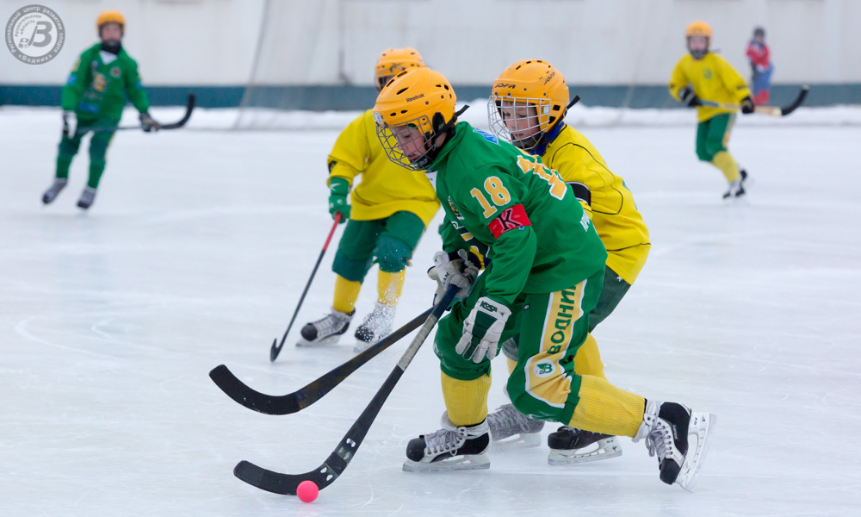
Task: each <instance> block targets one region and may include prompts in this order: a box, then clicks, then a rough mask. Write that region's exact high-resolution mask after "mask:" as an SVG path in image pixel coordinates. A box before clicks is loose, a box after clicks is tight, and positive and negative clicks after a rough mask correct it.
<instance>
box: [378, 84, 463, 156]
mask: <svg viewBox="0 0 861 517" xmlns="http://www.w3.org/2000/svg"><path fill="white" fill-rule="evenodd" d="M456 101H457V96H456V95H455V93H454V89H453V88H452V87H451V84H450V83H449V82H448V79H446V78H445V77H444V76H443V75H442V74H441V73H439V72H437V71H435V70H431V69H430V68H427V67H422V68H412V69H409V70H404V71H403V72H401V73H399V74H398V75H396V76H395V77H394V78H393V79H392V80H391V81H389V83H388V84H386V85H385V86H384V87H383V89H382V91H380V95H379V96H378V97H377V103H376V104H375V105H374V109H373V112H374V121H376V123H377V137H378V138H379V139H380V142H381V143H382V144H383V149H385V150H386V155H387V156H388V157H389V159H390V160H391V161H393V162H395V163H397V164H398V165H401V166H403V167H406V168H407V169H410V170H414V171H418V170H424V169H427V168H428V167H429V166H430V165H431V164H432V163H433V160H434V159H435V158H436V155H437V153H438V152H439V148H437V146H436V137H438V136H440V135H442V134H444V133H446V132H448V131H449V130H451V129H452V128H453V127H454V124H455V123H456V122H457V115H456V114H455V102H456ZM404 127H410V128H415V129H418V130H419V132H420V133H421V136H422V139H423V141H422V142H420V143H419V144H417V148H420V155H417V154H415V153H411V154H412V155H413V156H412V157H408V156H407V154H406V153H404V151H403V150H402V149H401V148H400V147H399V143H398V141H397V139H396V138H395V135H394V133H393V131H394V130H397V129H398V128H404Z"/></svg>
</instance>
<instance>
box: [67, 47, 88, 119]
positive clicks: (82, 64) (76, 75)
mask: <svg viewBox="0 0 861 517" xmlns="http://www.w3.org/2000/svg"><path fill="white" fill-rule="evenodd" d="M90 53H91V52H90V50H89V49H87V50H85V51H84V52H83V53H82V54H81V56H80V57H79V58H78V62H77V63H75V66H74V68H72V72H71V73H70V74H69V78H68V79H66V85H65V86H63V90H62V92H61V93H60V107H61V108H63V111H74V110H75V108H77V107H78V104H80V102H81V99H82V98H83V96H84V90H85V89H86V87H87V85H89V84H90V83H91V82H92V80H93V77H92V72H91V70H90V62H91V61H92V57H91V56H90Z"/></svg>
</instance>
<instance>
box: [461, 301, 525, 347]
mask: <svg viewBox="0 0 861 517" xmlns="http://www.w3.org/2000/svg"><path fill="white" fill-rule="evenodd" d="M509 316H511V309H509V308H508V307H506V306H505V305H502V304H501V303H497V302H495V301H493V300H491V299H490V298H488V297H486V296H482V297H481V298H479V299H478V301H477V302H476V304H475V307H473V308H472V311H471V312H470V313H469V316H467V318H466V321H464V322H463V335H462V336H461V337H460V341H458V342H457V346H455V347H454V350H455V351H456V352H457V353H458V354H460V355H462V356H463V357H464V358H466V359H471V360H472V362H474V363H480V362H482V361H483V360H484V359H485V358H487V359H493V358H494V357H496V354H498V353H499V339H500V338H501V337H502V330H503V329H504V328H505V322H506V321H508V318H509Z"/></svg>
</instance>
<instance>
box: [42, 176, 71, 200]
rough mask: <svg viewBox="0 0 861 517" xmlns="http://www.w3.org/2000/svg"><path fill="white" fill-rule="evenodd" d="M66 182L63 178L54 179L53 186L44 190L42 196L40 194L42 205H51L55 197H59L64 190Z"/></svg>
mask: <svg viewBox="0 0 861 517" xmlns="http://www.w3.org/2000/svg"><path fill="white" fill-rule="evenodd" d="M68 182H69V180H67V179H65V178H57V179H55V180H54V184H53V185H51V187H50V188H49V189H48V190H46V191H45V193H44V194H42V203H44V204H46V205H50V204H51V203H53V202H54V200H55V199H57V196H59V195H60V192H62V191H63V189H64V188H66V183H68Z"/></svg>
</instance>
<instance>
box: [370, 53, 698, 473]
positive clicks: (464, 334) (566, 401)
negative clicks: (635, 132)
mask: <svg viewBox="0 0 861 517" xmlns="http://www.w3.org/2000/svg"><path fill="white" fill-rule="evenodd" d="M455 100H456V97H455V93H454V90H453V89H452V87H451V85H450V84H449V83H448V81H447V80H446V78H445V77H443V75H442V74H440V73H439V72H435V71H433V70H431V69H428V68H423V69H415V70H411V71H407V72H402V73H400V74H398V75H397V76H395V78H394V79H393V80H392V81H391V82H390V83H389V84H388V85H387V86H386V87H385V88H383V90H382V91H381V92H380V95H379V97H378V98H377V103H376V105H375V106H374V117H375V120H376V123H377V133H378V136H379V138H380V140H381V142H382V144H383V148H384V149H385V150H386V153H387V155H388V156H389V159H391V160H392V161H394V162H395V163H398V164H400V165H402V166H404V167H406V168H407V169H410V170H426V171H427V172H426V174H427V176H428V178H429V179H430V181H431V183H433V184H434V186H435V190H436V193H437V197H438V198H439V200H440V203H441V204H442V206H443V209H444V210H445V213H446V217H447V218H448V219H449V220H450V221H455V222H456V223H457V224H458V225H460V226H462V227H463V230H464V231H466V232H468V233H470V234H472V235H473V236H474V237H475V239H477V240H478V241H479V242H481V243H482V244H484V245H486V246H487V247H488V248H489V250H490V251H489V252H488V258H489V259H490V263H489V264H488V265H487V267H486V268H485V270H484V272H483V273H482V274H481V275H479V276H477V277H475V270H474V268H471V267H469V265H468V264H466V261H465V260H464V259H463V257H462V256H461V255H460V254H458V253H457V252H458V250H459V248H463V246H464V244H465V241H463V239H460V242H458V240H457V239H445V240H444V242H443V251H441V252H438V253H437V254H435V255H434V264H435V267H434V270H433V273H434V275H435V276H436V277H437V278H438V279H439V282H440V284H441V287H442V288H443V289H447V288H449V287H450V286H457V287H459V288H460V291H459V293H458V298H459V300H458V301H457V302H456V303H455V304H454V305H453V306H452V309H451V313H450V314H449V315H447V316H446V317H444V318H442V319H441V320H440V321H439V326H438V328H437V332H436V337H435V341H434V350H435V352H436V354H437V356H438V357H439V359H440V362H441V369H442V391H443V399H444V401H445V406H446V412H445V413H444V414H443V418H442V422H443V428H442V429H441V430H439V431H435V432H432V433H428V434H424V435H420V436H419V437H418V438H414V439H412V440H410V442H409V444H408V445H407V460H406V462H405V463H404V469H405V470H410V471H411V470H452V469H475V468H487V467H489V459H488V457H487V449H488V446H489V443H490V433H489V430H488V425H487V421H486V418H487V394H488V391H489V389H490V362H491V360H492V359H493V358H494V357H495V356H496V355H497V353H498V351H499V343H500V342H502V341H504V340H505V339H507V338H508V337H510V336H512V335H514V334H516V333H519V334H520V344H519V349H518V360H517V367H516V368H515V369H514V371H513V373H512V374H511V376H510V377H509V379H508V384H507V386H508V394H509V396H510V397H511V400H512V403H513V404H514V405H515V407H516V408H517V409H518V410H519V411H521V412H523V413H525V414H527V415H530V416H532V417H533V418H537V419H541V420H549V421H555V422H561V423H563V424H566V425H570V426H572V427H576V428H578V429H585V430H588V431H593V432H597V433H604V434H612V435H617V436H629V437H632V438H634V440H635V441H639V440H642V439H645V440H646V444H647V446H648V448H649V451H650V453H652V454H657V456H658V460H659V462H660V463H659V469H660V477H661V480H662V481H664V482H665V483H668V484H673V483H677V484H679V485H681V486H682V487H683V488H688V489H691V488H693V485H694V483H695V482H696V477H697V475H698V473H699V469H700V466H701V461H702V459H703V458H704V456H705V452H706V449H707V445H708V442H707V440H708V438H709V430H710V426H711V424H712V423H713V421H714V417H713V416H712V415H710V414H708V413H697V412H692V411H691V410H690V409H689V408H687V407H686V406H683V405H681V404H677V403H673V402H659V401H655V400H646V399H644V398H643V397H641V396H639V395H636V394H633V393H630V392H627V391H625V390H622V389H619V388H617V387H615V386H613V385H612V384H610V383H609V382H608V381H607V380H606V379H603V378H601V377H597V376H590V375H577V374H576V372H575V371H574V368H573V366H574V365H573V362H574V361H573V358H574V356H575V354H576V353H577V349H578V348H579V347H580V346H581V345H582V344H583V343H584V342H585V340H586V338H587V336H588V328H589V312H590V311H591V310H592V308H593V307H594V306H595V304H596V303H597V300H598V296H599V294H600V292H601V284H602V280H603V275H604V263H605V261H606V259H607V252H606V251H605V249H604V246H603V245H602V244H601V240H600V238H599V237H598V234H597V232H596V231H595V228H594V227H593V226H592V222H591V220H590V219H589V217H588V215H586V214H585V213H584V211H583V208H582V207H581V205H580V203H578V201H577V199H576V198H575V196H574V193H573V191H572V190H571V187H570V186H568V185H567V184H565V182H564V181H563V180H562V178H561V177H560V176H559V174H558V173H557V172H556V171H554V170H552V169H548V168H546V167H545V166H544V165H543V164H542V163H541V161H540V160H539V159H538V158H537V157H533V156H530V155H528V154H526V153H524V152H522V151H520V150H519V149H517V148H516V147H514V146H513V145H510V144H508V143H506V142H501V141H499V140H498V139H497V138H496V137H495V136H493V135H490V134H487V133H484V132H482V131H478V130H476V129H474V128H473V127H471V126H470V125H469V124H468V123H466V122H460V123H458V122H457V115H458V113H455ZM691 437H693V440H690V438H691Z"/></svg>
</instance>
